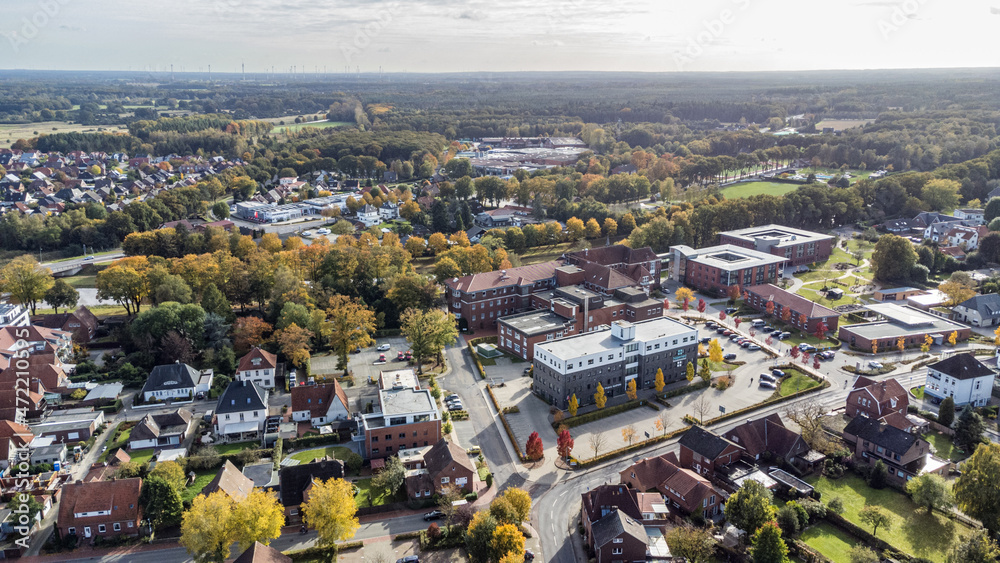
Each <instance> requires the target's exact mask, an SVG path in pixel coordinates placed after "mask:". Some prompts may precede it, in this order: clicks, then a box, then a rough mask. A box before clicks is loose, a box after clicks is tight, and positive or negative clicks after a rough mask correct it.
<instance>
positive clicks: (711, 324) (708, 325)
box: [705, 321, 719, 329]
mask: <svg viewBox="0 0 1000 563" xmlns="http://www.w3.org/2000/svg"><path fill="white" fill-rule="evenodd" d="M717 326H719V325H717V324H715V323H714V322H712V321H708V322H707V323H705V328H707V329H715V327H717Z"/></svg>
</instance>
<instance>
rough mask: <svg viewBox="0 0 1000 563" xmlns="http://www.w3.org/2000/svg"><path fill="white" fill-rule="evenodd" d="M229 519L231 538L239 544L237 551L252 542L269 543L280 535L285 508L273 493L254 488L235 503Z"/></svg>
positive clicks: (242, 549)
mask: <svg viewBox="0 0 1000 563" xmlns="http://www.w3.org/2000/svg"><path fill="white" fill-rule="evenodd" d="M229 519H230V522H231V527H232V529H233V540H234V541H236V542H237V543H238V544H240V547H239V550H238V551H246V550H247V549H249V548H250V546H251V545H253V544H254V542H260V543H262V544H264V545H269V544H270V543H271V540H274V539H277V538H278V537H280V536H281V527H282V526H284V525H285V510H284V508H283V507H282V506H281V503H280V502H278V497H277V495H275V494H274V493H265V492H264V491H262V490H260V489H255V490H253V491H251V492H250V494H248V495H247V498H245V499H243V500H241V501H240V502H238V503H236V508H235V510H233V511H232V512H231V513H230V515H229Z"/></svg>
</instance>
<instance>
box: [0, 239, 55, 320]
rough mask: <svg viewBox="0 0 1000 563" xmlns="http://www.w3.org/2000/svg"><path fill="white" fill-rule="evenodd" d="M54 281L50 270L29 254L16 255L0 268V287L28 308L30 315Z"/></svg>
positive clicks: (33, 312)
mask: <svg viewBox="0 0 1000 563" xmlns="http://www.w3.org/2000/svg"><path fill="white" fill-rule="evenodd" d="M54 283H55V282H54V281H53V278H52V271H51V270H49V269H48V268H44V267H42V265H41V264H39V263H38V260H35V259H34V258H33V257H32V256H31V255H30V254H25V255H23V256H18V257H17V258H15V259H13V260H12V261H10V262H9V263H8V264H7V265H6V266H4V267H3V268H2V269H0V287H2V288H3V290H4V291H6V292H7V293H10V296H11V298H13V300H14V301H16V302H18V303H20V304H22V305H24V306H26V307H28V308H30V309H31V314H32V315H34V314H35V308H36V307H37V306H38V302H39V301H41V300H42V299H44V297H45V294H46V292H47V291H48V290H49V288H50V287H52V285H53V284H54Z"/></svg>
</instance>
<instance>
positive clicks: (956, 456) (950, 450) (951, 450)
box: [921, 389, 969, 462]
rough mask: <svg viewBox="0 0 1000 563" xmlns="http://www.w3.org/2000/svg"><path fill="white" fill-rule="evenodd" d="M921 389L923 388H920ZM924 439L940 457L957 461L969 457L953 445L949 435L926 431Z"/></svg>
mask: <svg viewBox="0 0 1000 563" xmlns="http://www.w3.org/2000/svg"><path fill="white" fill-rule="evenodd" d="M921 391H923V390H922V389H921ZM924 440H927V441H928V442H930V444H931V445H932V446H934V451H936V452H937V455H938V457H940V458H944V459H950V460H951V461H954V462H959V461H962V460H963V459H965V458H967V457H969V454H967V453H964V452H961V451H959V449H958V448H957V447H955V443H954V442H952V440H951V437H950V436H945V435H944V434H941V433H939V432H928V433H927V434H924Z"/></svg>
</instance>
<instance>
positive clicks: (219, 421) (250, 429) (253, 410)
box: [213, 381, 268, 440]
mask: <svg viewBox="0 0 1000 563" xmlns="http://www.w3.org/2000/svg"><path fill="white" fill-rule="evenodd" d="M267 399H268V392H267V389H264V388H262V387H260V386H259V385H257V384H256V383H252V382H249V381H234V382H232V383H230V384H229V386H228V387H226V390H225V391H223V392H222V396H220V397H219V403H218V406H216V408H215V417H214V418H215V420H214V421H213V426H214V427H215V435H216V436H218V437H219V438H227V439H232V440H246V439H254V438H258V437H259V436H260V433H261V432H262V431H263V430H264V421H265V420H267Z"/></svg>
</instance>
